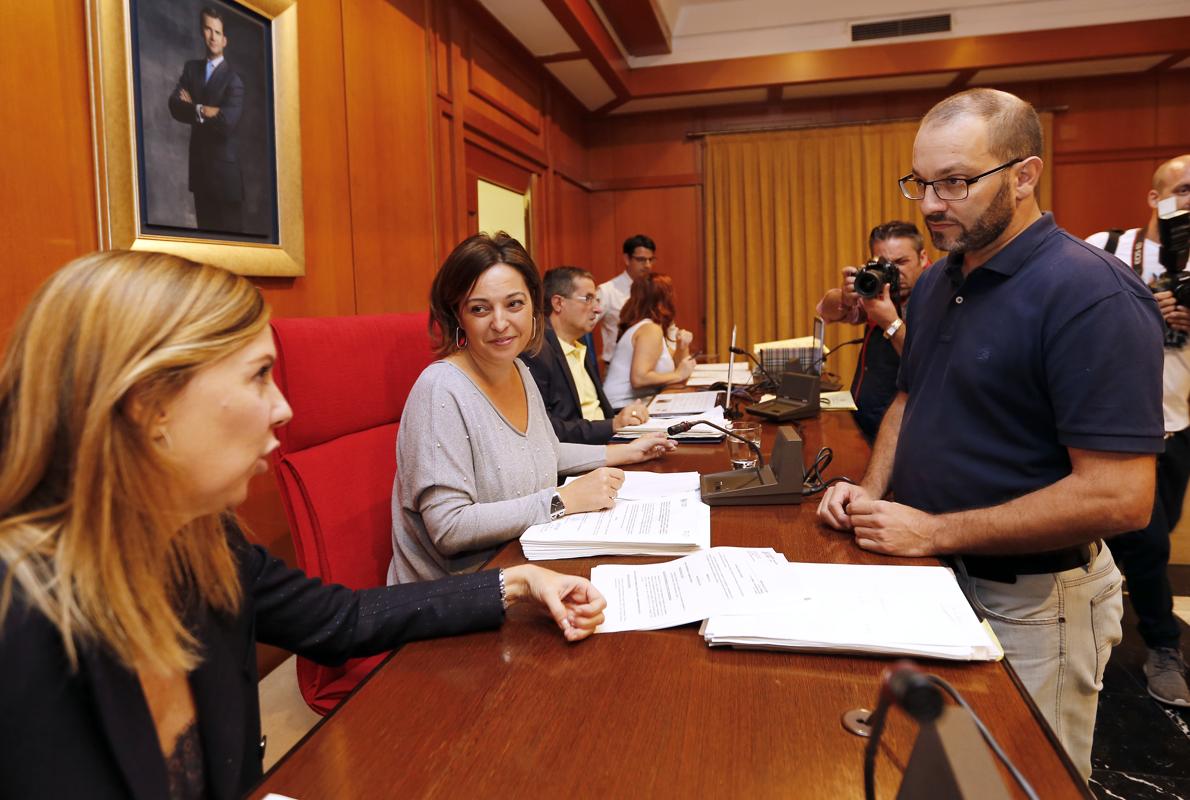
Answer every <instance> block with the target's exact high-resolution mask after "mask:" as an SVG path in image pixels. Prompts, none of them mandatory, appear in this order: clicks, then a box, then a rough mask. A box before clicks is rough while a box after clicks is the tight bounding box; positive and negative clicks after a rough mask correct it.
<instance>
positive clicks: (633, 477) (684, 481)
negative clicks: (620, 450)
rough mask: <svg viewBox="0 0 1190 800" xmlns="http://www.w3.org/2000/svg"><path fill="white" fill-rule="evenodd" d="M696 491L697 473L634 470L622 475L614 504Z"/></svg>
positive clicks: (570, 480) (697, 486)
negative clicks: (622, 478) (621, 481)
mask: <svg viewBox="0 0 1190 800" xmlns="http://www.w3.org/2000/svg"><path fill="white" fill-rule="evenodd" d="M577 480H578V476H575V477H571V478H567V479H566V484H571V483H573V482H574V481H577ZM564 485H565V484H564ZM697 491H699V482H698V473H697V472H647V471H645V470H635V469H634V470H629V471H627V472H625V473H624V482H623V483H622V484H620V491H619V492H618V493H617V494H616V502H617V503H622V502H625V501H634V500H660V499H661V498H663V497H670V496H672V495H675V494H685V493H687V492H697Z"/></svg>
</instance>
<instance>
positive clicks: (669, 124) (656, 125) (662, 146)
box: [587, 111, 701, 181]
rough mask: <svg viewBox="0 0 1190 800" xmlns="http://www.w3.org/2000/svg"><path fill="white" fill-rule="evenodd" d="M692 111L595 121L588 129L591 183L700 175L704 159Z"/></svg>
mask: <svg viewBox="0 0 1190 800" xmlns="http://www.w3.org/2000/svg"><path fill="white" fill-rule="evenodd" d="M693 116H694V115H693V114H692V113H690V112H681V111H679V112H670V113H666V114H641V115H631V116H626V117H623V118H614V117H613V118H608V119H606V120H601V121H598V122H593V123H592V124H591V125H590V126H589V129H588V140H587V141H588V145H589V150H588V155H587V159H588V164H589V165H590V171H591V180H593V181H595V180H600V179H605V178H610V177H622V176H632V177H640V176H644V175H678V174H688V173H691V172H697V171H699V170H700V169H701V163H700V161H701V159H700V154H699V150H698V145H697V142H694V141H692V140H689V139H687V138H686V133H687V131H690V130H693V129H694V128H692V126H691V118H692V117H693Z"/></svg>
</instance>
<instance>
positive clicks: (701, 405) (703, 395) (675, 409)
mask: <svg viewBox="0 0 1190 800" xmlns="http://www.w3.org/2000/svg"><path fill="white" fill-rule="evenodd" d="M718 396H719V393H718V392H662V393H661V394H659V395H657V396H656V397H654V398H653V402H651V403H649V416H651V417H664V416H669V417H672V416H674V415H676V414H702V413H706V412H707V411H710V410H711V409H712V408H714V407H715V400H716V399H717V398H718Z"/></svg>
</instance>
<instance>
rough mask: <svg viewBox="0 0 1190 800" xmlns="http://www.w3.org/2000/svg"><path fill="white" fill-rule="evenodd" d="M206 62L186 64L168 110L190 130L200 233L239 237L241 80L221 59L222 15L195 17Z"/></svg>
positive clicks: (206, 12)
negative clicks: (237, 139)
mask: <svg viewBox="0 0 1190 800" xmlns="http://www.w3.org/2000/svg"><path fill="white" fill-rule="evenodd" d="M199 22H200V24H201V26H202V38H203V44H204V45H205V46H206V50H207V55H206V58H202V59H197V60H194V61H187V62H186V64H185V66H184V67H183V68H182V76H181V77H180V78H179V79H178V85H177V86H176V87H174V90H173V92H172V93H171V94H170V96H169V112H170V114H171V115H172V116H173V118H174V119H176V120H177V121H178V122H181V123H183V124H185V125H189V126H190V191H191V192H192V193H193V194H194V216H195V218H196V224H197V227H198V228H199V229H202V230H208V231H220V232H225V233H240V232H242V231H243V229H244V221H243V216H244V213H243V210H244V179H243V176H242V174H241V173H240V161H239V153H238V148H237V145H236V126H237V124H238V123H239V121H240V113H241V112H242V111H243V104H244V82H243V80H241V79H240V76H239V74H238V73H237V72H236V71H235V68H234V67H232V65H231V64H230V63H228V61H227V60H226V59H225V58H224V55H223V53H224V50H225V49H226V47H227V34H226V33H224V30H223V12H221V11H220V10H219V9H217V8H214V7H213V6H204V7H203V9H202V11H201V12H200V13H199Z"/></svg>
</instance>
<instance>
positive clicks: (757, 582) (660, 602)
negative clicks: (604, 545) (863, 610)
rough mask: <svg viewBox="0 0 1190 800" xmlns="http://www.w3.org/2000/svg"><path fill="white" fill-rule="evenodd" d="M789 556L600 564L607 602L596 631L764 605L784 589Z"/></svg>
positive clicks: (742, 553) (668, 623) (709, 555)
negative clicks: (602, 619) (639, 563)
mask: <svg viewBox="0 0 1190 800" xmlns="http://www.w3.org/2000/svg"><path fill="white" fill-rule="evenodd" d="M786 565H787V562H786V561H785V557H784V556H782V555H781V554H780V553H777V552H776V551H774V550H773V549H772V548H749V547H714V548H711V549H710V550H704V551H702V552H699V553H694V554H693V555H689V556H686V557H685V558H679V559H676V560H674V561H668V562H665V563H662V564H641V565H620V564H600V565H599V566H597V567H594V568H593V569H592V570H591V583H593V584H595V587H596V588H597V589H599V591H600V592H601V593H602V594H603V596H604V598H606V599H607V609H606V610H605V611H604V618H605V621H604V623H603V624H602V625H600V626H599V627H598V628H597V629H596V631H595V632H596V633H611V632H614V631H629V630H656V629H658V628H669V627H672V626H674V625H684V624H686V623H689V622H697V621H698V620H701V619H706V618H707V617H709V616H711V615H714V614H724V613H732V612H744V611H746V610H748V609H755V608H759V607H763V605H764V604H765V603H766V602H768V601H769V600H770V599H771V598H773V597H775V596H777V595H778V594H779V593H780V592H781V591H782V588H781V577H782V575H783V574H784V573H783V571H782V567H783V566H786Z"/></svg>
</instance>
